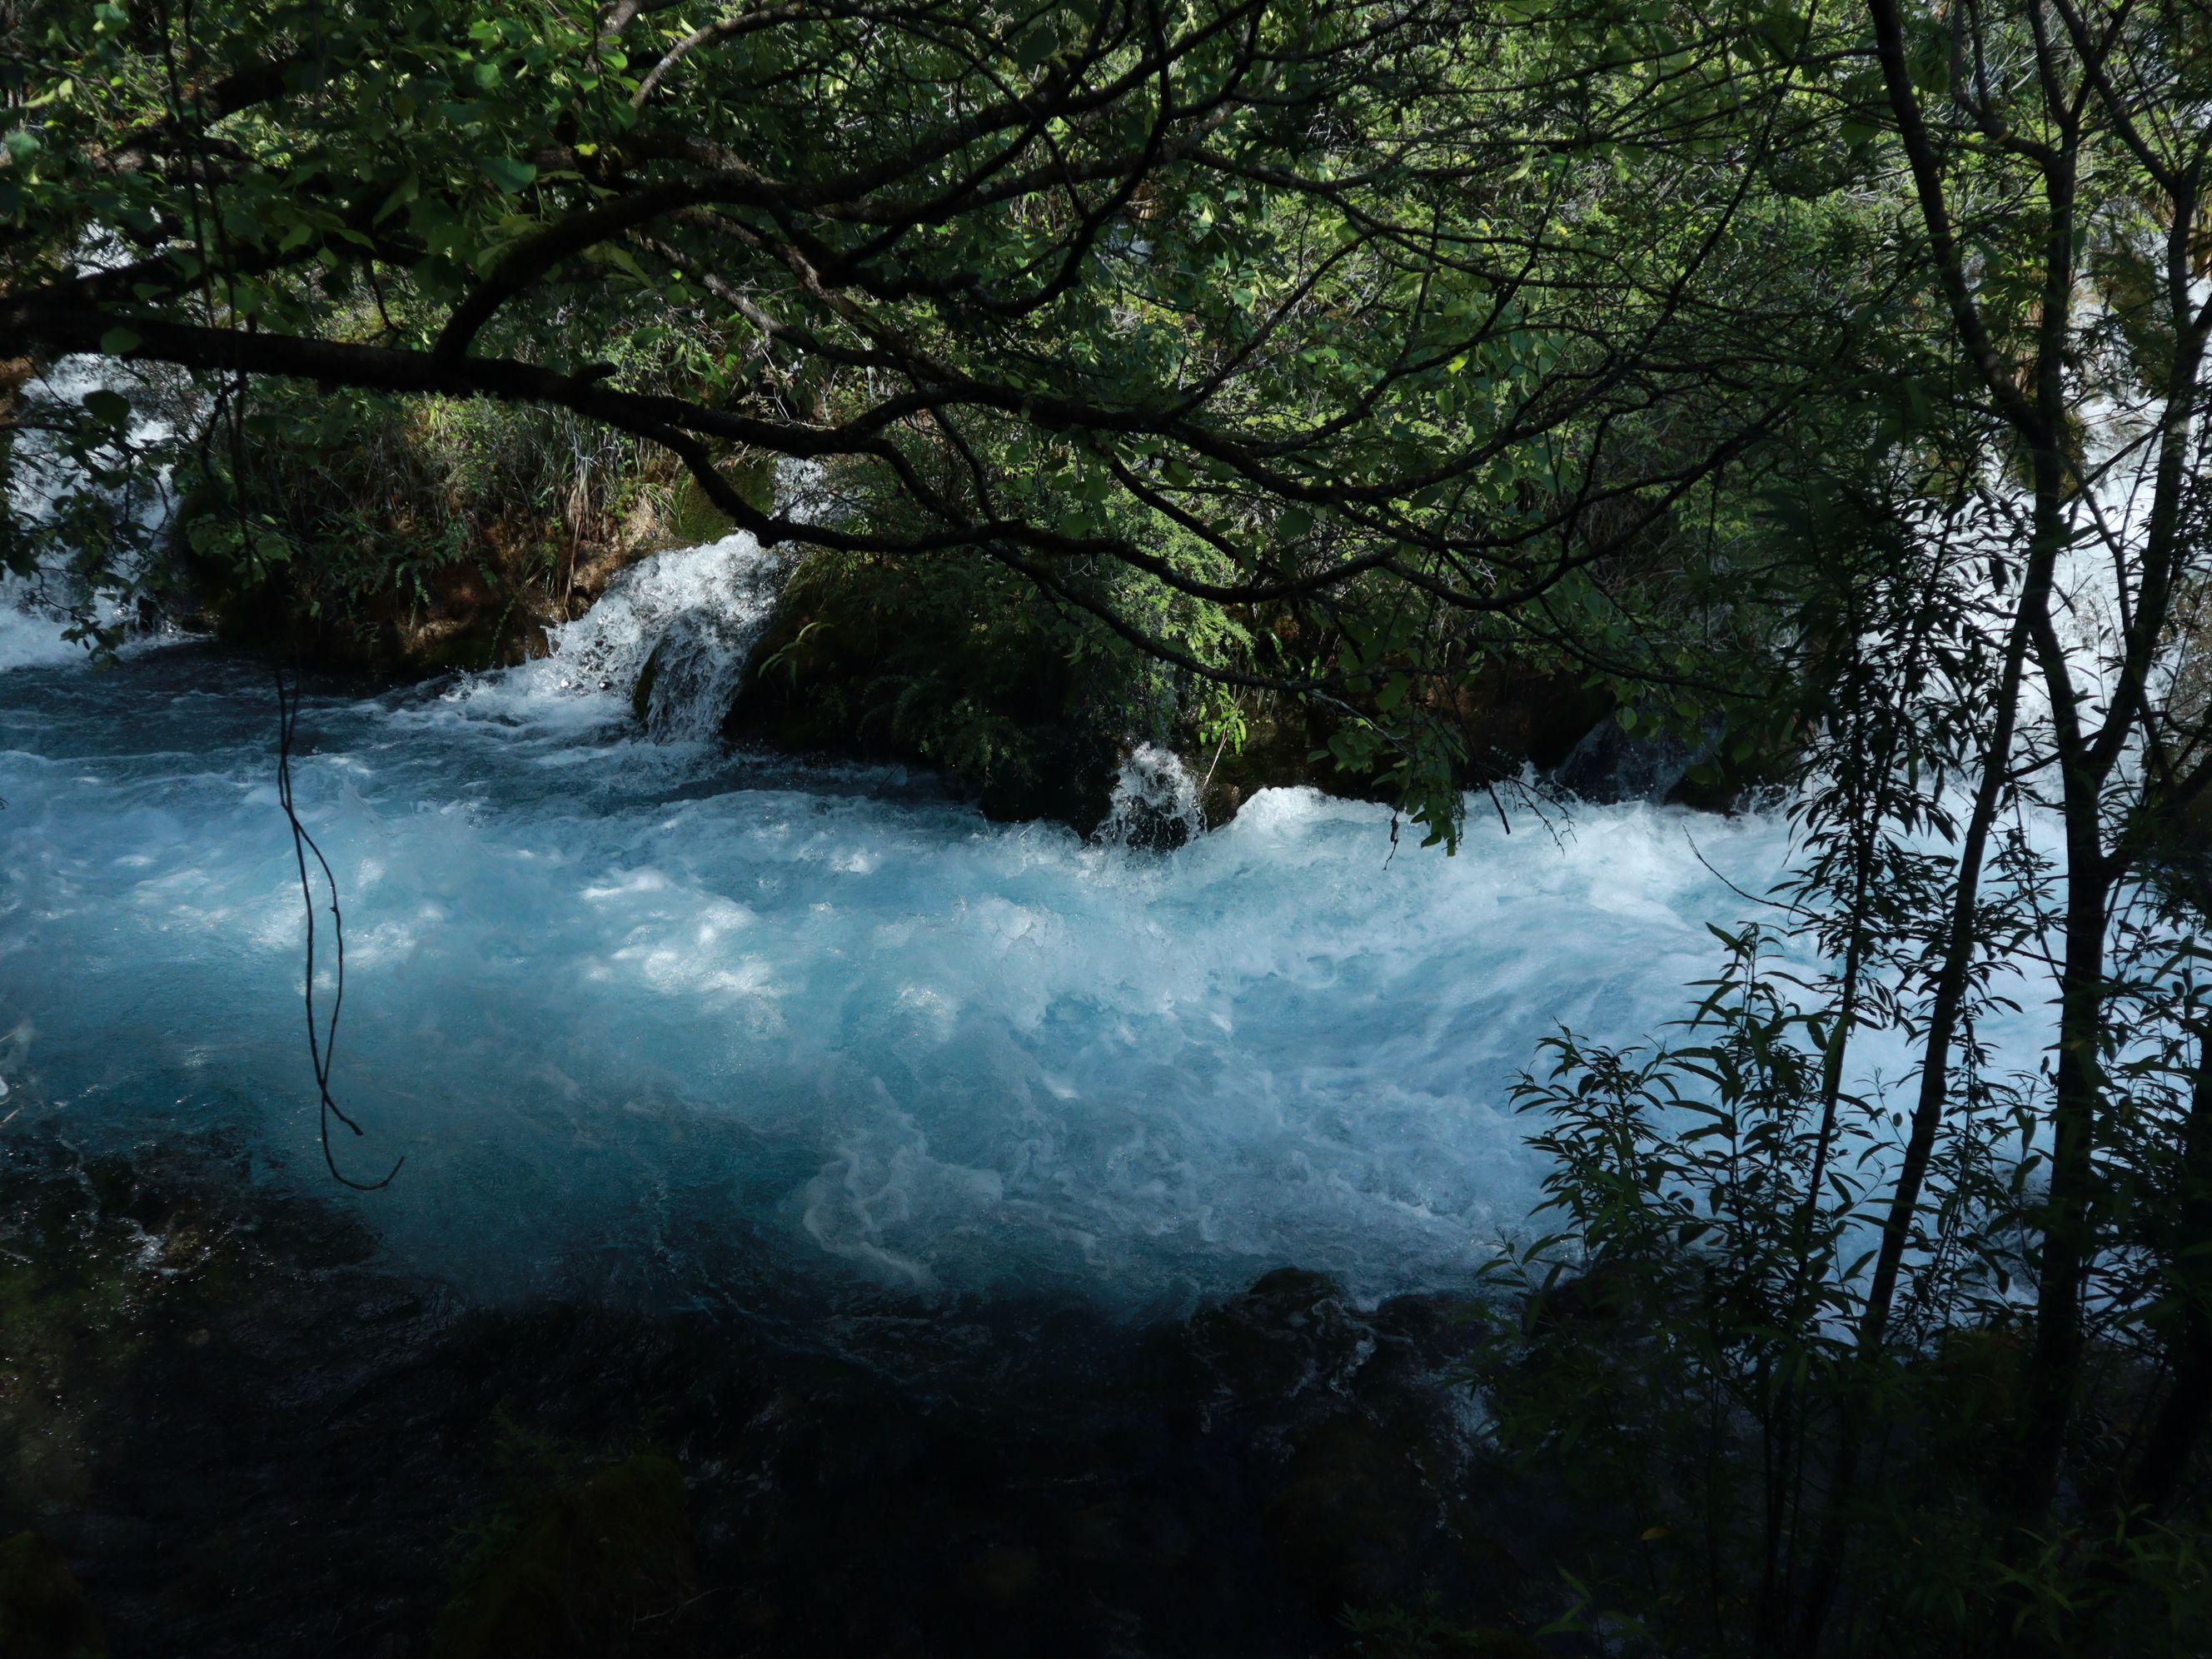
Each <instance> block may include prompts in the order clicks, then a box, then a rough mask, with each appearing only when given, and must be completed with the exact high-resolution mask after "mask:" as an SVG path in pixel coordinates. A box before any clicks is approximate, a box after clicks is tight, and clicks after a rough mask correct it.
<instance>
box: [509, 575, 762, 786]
mask: <svg viewBox="0 0 2212 1659" xmlns="http://www.w3.org/2000/svg"><path fill="white" fill-rule="evenodd" d="M785 569H786V562H785V561H784V560H783V559H781V558H780V557H777V556H774V555H770V554H767V553H763V551H762V550H761V549H760V545H759V544H758V543H757V542H755V541H754V540H753V538H751V537H750V536H749V535H747V534H745V533H744V532H742V531H740V532H737V533H736V534H734V535H730V536H725V537H724V538H722V539H721V540H720V541H718V542H709V543H708V544H706V545H704V546H702V547H686V548H678V549H673V550H670V551H668V552H665V553H656V554H654V555H653V556H652V557H650V558H647V559H643V560H641V561H640V562H638V563H636V564H634V565H632V566H631V567H630V568H629V569H627V570H625V571H623V573H622V574H620V575H619V576H617V577H616V578H615V579H614V580H613V581H612V582H611V583H610V584H609V585H608V587H607V591H606V592H605V593H604V594H602V595H601V596H600V598H599V603H598V604H597V605H593V606H592V608H591V610H590V611H588V612H586V614H585V615H583V616H581V617H578V618H577V619H576V620H575V621H574V622H572V623H568V624H567V625H566V626H564V627H561V628H556V629H551V630H550V635H549V643H550V646H551V647H552V655H551V656H550V659H548V660H547V661H546V662H544V663H543V664H541V665H537V666H538V672H539V673H540V674H541V675H544V674H547V673H550V674H551V675H552V676H554V677H556V678H557V681H558V687H557V689H558V690H562V691H566V692H570V693H590V692H598V691H613V692H617V693H619V694H624V695H627V696H629V699H630V703H631V707H632V708H634V709H635V711H636V713H637V716H638V719H639V720H640V722H641V724H642V725H643V726H645V729H646V731H647V732H648V733H649V734H651V735H652V736H653V738H657V739H659V740H661V741H663V742H676V741H684V740H687V739H689V740H699V739H704V738H711V737H713V736H714V733H715V732H716V731H717V730H718V729H719V728H720V726H721V723H722V717H723V715H724V714H726V713H727V712H728V710H729V707H730V700H731V699H732V697H733V696H736V695H737V690H738V679H739V678H740V677H742V676H743V674H744V670H745V663H746V660H747V659H748V658H749V657H750V655H751V653H752V648H753V642H754V641H756V640H757V639H758V638H759V637H760V634H761V629H763V627H765V626H766V625H767V623H768V618H769V613H770V611H773V610H774V609H775V600H776V595H777V593H778V592H780V591H781V586H782V582H783V577H784V574H785Z"/></svg>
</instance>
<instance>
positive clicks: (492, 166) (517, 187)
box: [477, 155, 538, 196]
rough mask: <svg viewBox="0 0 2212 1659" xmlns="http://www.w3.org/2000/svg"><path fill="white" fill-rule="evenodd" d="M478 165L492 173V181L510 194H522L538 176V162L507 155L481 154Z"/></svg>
mask: <svg viewBox="0 0 2212 1659" xmlns="http://www.w3.org/2000/svg"><path fill="white" fill-rule="evenodd" d="M477 166H478V167H482V168H483V170H484V172H485V173H488V174H489V175H490V178H491V181H492V183H494V184H495V185H498V186H499V187H500V188H501V190H503V191H506V192H507V194H508V195H509V196H520V194H521V193H522V192H523V191H526V190H527V189H529V188H530V186H531V185H532V182H533V181H535V180H536V179H537V177H538V167H537V164H536V163H534V162H531V161H515V160H513V158H511V157H509V156H505V155H479V156H477Z"/></svg>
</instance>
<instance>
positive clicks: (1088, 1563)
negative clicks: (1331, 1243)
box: [0, 1128, 1545, 1659]
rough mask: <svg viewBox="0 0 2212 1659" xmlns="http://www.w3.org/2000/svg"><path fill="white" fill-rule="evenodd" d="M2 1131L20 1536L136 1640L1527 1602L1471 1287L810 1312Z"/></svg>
mask: <svg viewBox="0 0 2212 1659" xmlns="http://www.w3.org/2000/svg"><path fill="white" fill-rule="evenodd" d="M0 1158H4V1168H3V1169H0V1248H4V1251H5V1254H4V1255H0V1316H4V1322H5V1323H6V1325H7V1327H8V1330H9V1346H10V1347H11V1350H12V1351H13V1353H14V1355H15V1359H16V1362H17V1363H16V1364H15V1369H14V1371H13V1375H12V1378H11V1379H10V1380H8V1381H6V1382H4V1383H0V1455H4V1457H5V1458H6V1460H7V1461H6V1464H5V1473H6V1485H5V1492H6V1497H5V1498H4V1500H0V1534H11V1533H15V1532H17V1531H18V1530H19V1529H24V1528H29V1529H34V1530H35V1531H37V1532H38V1533H40V1534H43V1535H44V1536H45V1537H46V1538H47V1539H50V1540H51V1541H53V1542H54V1543H55V1544H57V1545H58V1546H59V1547H60V1551H61V1554H62V1559H63V1560H64V1561H65V1562H66V1564H67V1565H68V1568H69V1571H70V1572H72V1573H73V1574H74V1575H75V1577H76V1580H77V1582H78V1583H81V1585H82V1593H83V1596H84V1599H85V1601H87V1602H88V1604H89V1606H90V1607H91V1608H92V1609H93V1610H94V1611H95V1612H96V1613H97V1614H98V1616H99V1618H100V1620H102V1621H103V1622H104V1624H105V1626H106V1632H107V1637H108V1639H109V1641H110V1643H111V1644H112V1650H113V1651H114V1652H115V1653H117V1654H119V1655H120V1654H167V1653H179V1654H185V1653H188V1654H192V1655H199V1656H222V1655H233V1654H235V1655H246V1654H253V1655H267V1654H289V1653H302V1654H304V1653H319V1654H362V1655H374V1656H378V1659H398V1656H404V1655H427V1654H436V1655H439V1656H461V1655H474V1654H480V1653H481V1654H490V1653H501V1654H516V1655H520V1654H546V1655H550V1654H572V1653H573V1654H579V1655H581V1654H594V1655H596V1654H627V1653H639V1654H643V1653H653V1654H656V1655H688V1654H695V1653H696V1654H702V1655H704V1654H716V1655H722V1654H762V1655H783V1654H789V1655H799V1654H810V1655H818V1654H848V1653H849V1654H869V1655H908V1654H911V1655H917V1656H918V1655H939V1654H941V1655H948V1656H950V1655H961V1656H969V1655H999V1654H1005V1655H1016V1654H1047V1653H1050V1654H1070V1655H1090V1654H1096V1655H1099V1656H1107V1655H1147V1654H1159V1655H1184V1654H1189V1655H1201V1654H1203V1655H1220V1654H1255V1655H1261V1654H1264V1655H1300V1654H1316V1655H1320V1654H1330V1653H1337V1652H1345V1651H1359V1652H1370V1653H1375V1652H1384V1651H1396V1650H1395V1649H1388V1648H1383V1647H1376V1646H1375V1645H1373V1644H1368V1645H1364V1646H1348V1645H1347V1644H1348V1643H1350V1641H1351V1638H1350V1637H1349V1635H1348V1634H1347V1627H1346V1625H1345V1623H1344V1622H1343V1619H1342V1615H1343V1613H1344V1612H1345V1610H1346V1608H1347V1607H1358V1608H1366V1609H1370V1610H1374V1609H1381V1608H1386V1607H1418V1606H1420V1605H1423V1604H1424V1603H1425V1602H1426V1601H1429V1600H1431V1599H1432V1598H1433V1599H1435V1600H1436V1601H1437V1605H1438V1606H1440V1607H1444V1608H1445V1609H1447V1610H1448V1611H1449V1612H1450V1613H1452V1614H1453V1615H1454V1617H1455V1618H1456V1619H1458V1620H1462V1621H1464V1622H1470V1623H1477V1624H1480V1625H1484V1626H1492V1627H1493V1628H1495V1627H1505V1628H1508V1629H1510V1628H1511V1627H1513V1626H1521V1627H1522V1628H1526V1627H1527V1625H1528V1622H1530V1621H1534V1622H1536V1623H1541V1615H1542V1613H1543V1609H1542V1608H1541V1607H1537V1606H1534V1605H1533V1604H1532V1601H1531V1592H1530V1590H1529V1589H1528V1586H1529V1585H1530V1584H1531V1583H1537V1582H1540V1581H1541V1578H1542V1577H1544V1576H1545V1575H1544V1574H1543V1573H1542V1571H1541V1569H1540V1568H1538V1567H1536V1566H1535V1565H1534V1562H1535V1561H1536V1560H1537V1559H1540V1557H1541V1546H1542V1538H1541V1534H1542V1532H1543V1525H1542V1523H1541V1514H1542V1507H1543V1506H1542V1504H1541V1503H1539V1502H1534V1501H1532V1499H1531V1498H1530V1495H1529V1494H1528V1492H1526V1491H1522V1490H1519V1489H1517V1487H1516V1477H1515V1476H1514V1475H1513V1474H1511V1472H1510V1470H1508V1469H1507V1468H1504V1466H1503V1464H1502V1463H1501V1462H1500V1461H1499V1460H1498V1459H1497V1458H1496V1457H1495V1455H1493V1454H1491V1453H1489V1452H1488V1451H1486V1449H1484V1447H1483V1444H1482V1442H1481V1439H1480V1434H1479V1433H1478V1432H1476V1429H1475V1421H1474V1413H1473V1411H1472V1405H1471V1398H1470V1396H1469V1395H1468V1391H1467V1390H1466V1389H1465V1388H1464V1387H1463V1386H1462V1385H1461V1384H1460V1383H1458V1382H1457V1381H1456V1380H1455V1376H1456V1373H1457V1372H1458V1371H1459V1370H1461V1369H1462V1368H1463V1366H1464V1364H1466V1362H1467V1358H1468V1355H1469V1353H1470V1352H1472V1351H1473V1349H1474V1346H1475V1344H1476V1343H1477V1342H1478V1340H1479V1339H1480V1324H1479V1322H1475V1321H1474V1320H1472V1319H1470V1318H1468V1317H1467V1316H1465V1315H1464V1314H1463V1313H1462V1311H1461V1310H1457V1309H1455V1307H1454V1305H1453V1304H1451V1303H1450V1302H1449V1300H1447V1299H1445V1298H1442V1297H1400V1298H1398V1299H1396V1300H1395V1301H1391V1302H1387V1303H1385V1304H1383V1305H1382V1306H1380V1307H1379V1308H1376V1309H1372V1310H1361V1309H1358V1308H1356V1307H1354V1306H1352V1305H1350V1304H1348V1303H1347V1301H1346V1298H1345V1297H1342V1296H1341V1295H1340V1293H1339V1291H1338V1290H1337V1287H1336V1286H1335V1285H1334V1284H1333V1283H1332V1282H1331V1281H1330V1280H1328V1279H1326V1278H1323V1277H1322V1276H1320V1275H1317V1274H1312V1273H1304V1272H1300V1271H1298V1270H1297V1269H1293V1268H1285V1269H1280V1270H1278V1271H1276V1272H1274V1273H1269V1274H1267V1276H1266V1277H1264V1278H1262V1279H1260V1280H1259V1281H1258V1283H1257V1284H1255V1285H1254V1286H1253V1287H1252V1288H1251V1289H1250V1290H1249V1291H1245V1292H1244V1293H1243V1294H1241V1295H1238V1296H1236V1297H1230V1298H1228V1299H1227V1300H1226V1301H1225V1302H1222V1303H1220V1304H1215V1305H1212V1306H1209V1307H1207V1308H1205V1309H1202V1310H1200V1311H1199V1312H1198V1313H1196V1314H1195V1315H1194V1316H1190V1317H1188V1318H1184V1319H1173V1320H1162V1321H1158V1322H1150V1323H1139V1324H1135V1325H1132V1324H1131V1323H1129V1322H1127V1321H1125V1320H1118V1319H1115V1318H1112V1317H1109V1316H1105V1315H1103V1314H1102V1313H1100V1312H1098V1311H1097V1310H1091V1309H1089V1308H1086V1307H1084V1306H1082V1305H1079V1304H1070V1303H1066V1302H1061V1303H1053V1304H1048V1303H1038V1302H1028V1303H1024V1302H1020V1301H1016V1300H1012V1299H997V1300H989V1301H975V1302H970V1303H963V1304H946V1303H925V1302H920V1301H915V1300H913V1299H901V1298H898V1297H889V1296H884V1297H876V1298H872V1299H855V1298H854V1297H851V1296H850V1295H845V1296H840V1297H834V1298H832V1297H823V1299H822V1300H821V1302H820V1304H819V1305H817V1306H815V1307H813V1308H812V1309H811V1310H810V1309H809V1307H808V1305H807V1298H806V1289H805V1285H804V1283H803V1282H802V1281H801V1280H799V1279H795V1278H794V1279H792V1280H791V1282H790V1284H789V1285H788V1286H787V1289H786V1290H785V1291H783V1292H781V1293H779V1294H775V1295H773V1296H771V1297H769V1301H771V1302H773V1303H774V1304H775V1305H773V1306H763V1307H762V1308H757V1309H754V1310H750V1311H739V1310H735V1309H732V1308H717V1309H714V1310H708V1308H706V1307H704V1306H695V1307H693V1308H691V1309H690V1310H684V1309H682V1308H677V1309H673V1310H661V1311H658V1312H645V1311H641V1310H637V1309H635V1308H632V1307H624V1306H619V1305H612V1304H610V1302H609V1301H608V1300H607V1299H606V1298H605V1297H545V1298H538V1299H532V1300H530V1301H527V1302H523V1303H519V1304H510V1305H501V1306H492V1305H487V1304H483V1303H481V1302H475V1301H471V1300H470V1299H468V1298H466V1297H463V1296H462V1295H460V1294H459V1293H458V1292H457V1291H455V1290H453V1288H452V1287H451V1285H448V1284H446V1283H443V1282H441V1281H440V1280H439V1279H436V1278H435V1277H431V1276H426V1275H422V1274H416V1273H402V1272H399V1271H397V1270H395V1269H393V1268H392V1267H390V1266H388V1265H386V1262H385V1261H384V1259H383V1258H382V1257H381V1256H380V1253H379V1251H378V1249H377V1248H376V1246H375V1244H374V1240H373V1239H372V1238H371V1237H369V1235H368V1233H366V1232H365V1231H363V1230H362V1228H361V1226H360V1225H358V1224H357V1223H356V1221H354V1220H352V1219H350V1218H348V1217H347V1216H346V1215H345V1214H343V1212H339V1211H337V1209H335V1208H334V1207H333V1206H331V1205H330V1204H329V1203H327V1202H325V1200H322V1199H321V1198H319V1197H318V1196H315V1195H313V1194H310V1195H307V1196H301V1195H300V1194H297V1193H296V1192H294V1191H291V1190H289V1188H288V1187H286V1186H285V1185H284V1184H283V1183H280V1182H273V1181H270V1180H268V1179H266V1178H262V1177H260V1176H257V1174H256V1173H255V1166H254V1164H252V1161H251V1160H250V1159H249V1158H247V1157H246V1155H245V1153H244V1152H243V1151H242V1150H241V1147H240V1145H239V1144H236V1143H227V1142H226V1141H224V1140H223V1139H219V1138H210V1137H203V1138H200V1139H193V1140H189V1141H184V1140H179V1141H170V1142H165V1143H163V1144H160V1145H147V1146H142V1147H141V1148H139V1149H138V1150H137V1152H133V1153H131V1155H129V1156H119V1155H105V1156H94V1157H87V1156H83V1155H80V1154H79V1153H77V1152H74V1151H72V1150H71V1149H70V1147H69V1146H66V1145H64V1144H63V1142H62V1141H61V1140H60V1139H58V1137H57V1136H56V1135H55V1134H54V1133H52V1132H51V1131H50V1130H47V1129H43V1128H41V1129H37V1130H34V1131H33V1132H31V1133H23V1132H21V1130H20V1129H18V1130H10V1131H9V1133H8V1134H7V1135H5V1136H0ZM755 1282H756V1283H759V1282H760V1281H759V1280H758V1279H756V1281H755ZM1539 1599H1541V1597H1540V1598H1539ZM1499 1639H1500V1640H1504V1639H1506V1638H1504V1636H1503V1635H1502V1634H1501V1636H1500V1638H1499ZM1513 1639H1515V1640H1516V1641H1517V1640H1519V1639H1520V1638H1513ZM1520 1650H1525V1651H1541V1650H1534V1649H1528V1648H1526V1646H1525V1644H1523V1646H1522V1649H1520ZM1494 1651H1498V1652H1501V1653H1503V1652H1509V1651H1515V1649H1510V1648H1505V1647H1498V1648H1496V1649H1494Z"/></svg>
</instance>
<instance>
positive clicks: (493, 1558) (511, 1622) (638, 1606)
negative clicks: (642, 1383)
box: [431, 1452, 699, 1659]
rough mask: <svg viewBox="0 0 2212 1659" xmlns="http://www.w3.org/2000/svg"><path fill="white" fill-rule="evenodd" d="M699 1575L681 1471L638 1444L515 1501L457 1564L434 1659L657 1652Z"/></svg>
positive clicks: (579, 1658) (602, 1657)
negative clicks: (612, 1460) (632, 1452)
mask: <svg viewBox="0 0 2212 1659" xmlns="http://www.w3.org/2000/svg"><path fill="white" fill-rule="evenodd" d="M698 1576H699V1575H698V1568H697V1565H696V1562H695V1560H694V1558H693V1549H692V1538H691V1528H690V1521H689V1520H688V1519H687V1518H686V1516H685V1514H684V1478H683V1475H682V1474H680V1473H679V1472H678V1469H677V1467H676V1465H675V1464H674V1463H672V1462H670V1461H669V1460H668V1459H667V1458H665V1457H663V1456H661V1455H659V1454H657V1453H652V1452H646V1453H641V1454H639V1455H636V1456H634V1457H631V1458H629V1459H628V1460H627V1461H625V1462H621V1463H617V1464H616V1465H615V1466H614V1467H613V1468H606V1469H601V1470H599V1471H597V1472H596V1473H593V1474H586V1475H584V1476H581V1477H580V1478H576V1479H574V1480H568V1481H566V1482H563V1483H562V1484H560V1485H558V1486H555V1487H553V1488H552V1489H551V1490H550V1491H546V1492H540V1493H538V1494H537V1495H536V1496H535V1497H534V1498H529V1499H527V1500H525V1501H523V1502H521V1503H519V1504H514V1505H513V1506H512V1508H511V1509H510V1510H509V1511H508V1512H507V1513H505V1514H504V1515H503V1516H501V1518H500V1519H499V1521H497V1522H495V1524H494V1525H493V1526H492V1527H491V1528H489V1529H488V1530H487V1533H486V1535H485V1537H484V1539H483V1542H482V1544H481V1545H480V1546H479V1547H478V1548H477V1551H476V1553H475V1554H474V1555H473V1556H472V1557H471V1559H470V1561H469V1563H468V1564H467V1565H466V1566H465V1568H464V1569H463V1571H462V1574H461V1582H460V1585H459V1589H458V1592H457V1593H456V1595H454V1597H453V1601H451V1602H450V1603H449V1604H448V1605H447V1608H446V1611H445V1613H444V1614H443V1615H442V1616H441V1618H440V1620H439V1621H438V1629H437V1634H436V1637H435V1639H434V1641H433V1643H432V1644H431V1653H432V1655H433V1656H434V1659H565V1656H574V1659H619V1656H623V1655H630V1654H636V1655H645V1654H659V1653H664V1652H665V1651H667V1650H668V1646H669V1643H670V1640H671V1637H672V1636H673V1635H674V1634H675V1633H676V1632H677V1631H678V1628H679V1627H680V1626H681V1623H682V1620H683V1618H684V1613H685V1612H686V1611H687V1609H688V1608H689V1607H690V1605H691V1603H692V1601H693V1600H694V1598H695V1597H696V1595H698Z"/></svg>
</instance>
